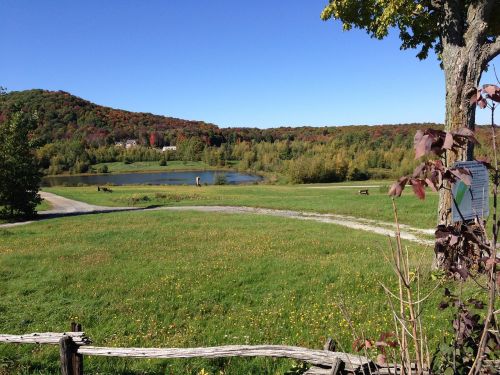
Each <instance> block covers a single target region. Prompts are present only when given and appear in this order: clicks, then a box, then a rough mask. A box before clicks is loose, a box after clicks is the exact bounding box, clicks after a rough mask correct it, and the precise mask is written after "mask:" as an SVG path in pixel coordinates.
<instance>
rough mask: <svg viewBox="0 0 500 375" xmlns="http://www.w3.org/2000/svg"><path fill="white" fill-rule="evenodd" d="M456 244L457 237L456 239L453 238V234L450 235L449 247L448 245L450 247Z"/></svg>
mask: <svg viewBox="0 0 500 375" xmlns="http://www.w3.org/2000/svg"><path fill="white" fill-rule="evenodd" d="M457 242H458V237H457V236H455V235H454V234H452V235H451V236H450V242H449V245H450V246H453V245H455V244H456V243H457Z"/></svg>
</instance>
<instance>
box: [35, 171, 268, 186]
mask: <svg viewBox="0 0 500 375" xmlns="http://www.w3.org/2000/svg"><path fill="white" fill-rule="evenodd" d="M218 175H224V176H225V177H226V181H227V184H231V185H235V184H248V183H253V182H258V181H261V180H262V177H260V176H256V175H251V174H245V173H238V172H232V171H183V172H181V171H177V172H175V171H173V172H149V173H119V174H118V173H116V174H111V173H110V174H95V175H85V176H50V177H44V178H43V180H42V186H61V185H66V186H78V185H79V184H80V185H82V184H83V185H106V184H112V185H134V184H143V185H194V184H195V178H196V176H199V177H200V179H201V183H202V184H209V185H213V184H214V182H215V178H216V176H218Z"/></svg>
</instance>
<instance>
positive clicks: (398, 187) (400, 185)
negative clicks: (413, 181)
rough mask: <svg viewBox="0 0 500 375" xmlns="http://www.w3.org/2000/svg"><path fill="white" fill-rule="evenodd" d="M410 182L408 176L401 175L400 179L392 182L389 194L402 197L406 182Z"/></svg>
mask: <svg viewBox="0 0 500 375" xmlns="http://www.w3.org/2000/svg"><path fill="white" fill-rule="evenodd" d="M407 182H408V177H401V178H400V179H399V181H397V182H395V183H393V184H392V186H391V188H390V189H389V195H390V196H391V197H400V196H401V193H402V192H403V189H404V188H405V185H406V183H407Z"/></svg>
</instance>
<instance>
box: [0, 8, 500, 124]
mask: <svg viewBox="0 0 500 375" xmlns="http://www.w3.org/2000/svg"><path fill="white" fill-rule="evenodd" d="M326 3H327V0H300V1H299V0H288V1H273V0H271V1H269V0H267V1H264V0H254V1H230V0H211V1H209V0H85V1H83V0H82V1H65V0H43V1H37V0H1V2H0V14H1V15H2V22H0V41H1V44H0V45H1V46H2V47H1V50H2V58H1V59H0V85H1V86H5V87H7V88H8V89H9V90H11V91H14V90H24V89H31V88H43V89H48V90H64V91H68V92H71V93H73V94H75V95H77V96H80V97H83V98H85V99H88V100H91V101H93V102H95V103H98V104H102V105H106V106H110V107H114V108H121V109H127V110H130V111H142V112H152V113H156V114H162V115H167V116H174V117H179V118H185V119H195V120H203V121H207V122H212V123H215V124H217V125H219V126H222V127H228V126H252V127H254V126H255V127H262V128H264V127H275V126H284V125H290V126H298V125H312V126H324V125H349V124H382V123H409V122H425V121H429V122H443V121H444V78H443V73H442V71H441V70H440V69H439V66H438V62H437V61H436V59H435V57H434V56H430V57H429V58H428V59H427V60H426V61H419V60H418V59H417V58H416V57H415V54H416V51H413V50H410V51H400V50H399V45H400V43H399V40H398V38H397V34H396V33H394V35H391V36H390V37H388V38H387V39H385V40H383V41H378V40H375V39H371V38H370V37H369V36H368V35H367V34H365V33H364V32H362V31H358V30H354V31H349V32H342V29H341V25H340V24H339V23H338V22H332V21H330V22H323V21H321V20H320V18H319V16H320V13H321V10H322V8H323V6H324V5H325V4H326ZM495 63H496V65H497V67H499V68H500V59H498V58H497V59H496V61H495ZM492 77H493V75H492V73H488V74H486V75H485V77H484V78H483V81H492ZM487 121H488V116H487V113H486V112H482V113H478V122H479V123H483V122H487Z"/></svg>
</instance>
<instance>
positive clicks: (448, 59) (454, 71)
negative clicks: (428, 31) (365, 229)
mask: <svg viewBox="0 0 500 375" xmlns="http://www.w3.org/2000/svg"><path fill="white" fill-rule="evenodd" d="M467 52H469V51H467V50H466V48H465V47H454V48H452V47H451V46H450V48H449V51H446V52H445V53H443V68H444V72H445V82H446V118H445V130H446V131H454V130H457V129H460V128H462V127H467V128H469V129H472V130H474V127H475V113H476V112H475V110H476V108H475V105H471V104H470V97H471V95H472V93H474V92H475V88H476V87H477V85H478V84H479V80H480V78H481V71H482V69H481V67H480V64H479V61H478V60H477V57H476V56H477V55H473V56H470V54H469V53H467ZM473 147H474V145H472V144H469V145H468V146H467V148H466V149H464V150H462V152H459V153H458V154H455V153H453V152H447V153H446V155H445V157H444V159H445V160H444V162H445V163H446V165H447V166H448V167H451V166H452V165H453V163H455V162H456V161H459V160H473V156H474V155H473V153H474V148H473ZM448 187H449V186H448ZM452 203H453V202H452V197H451V192H450V190H448V189H446V190H441V191H440V196H439V209H438V218H437V222H438V225H449V224H452V216H451V208H452Z"/></svg>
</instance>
